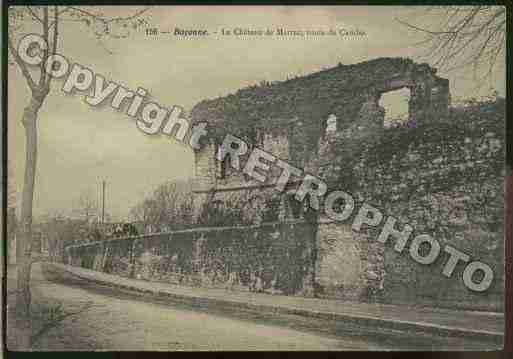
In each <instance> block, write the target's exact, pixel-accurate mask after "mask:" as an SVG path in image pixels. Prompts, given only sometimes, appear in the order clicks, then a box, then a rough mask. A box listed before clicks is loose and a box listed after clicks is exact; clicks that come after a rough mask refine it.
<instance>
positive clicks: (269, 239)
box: [66, 222, 316, 295]
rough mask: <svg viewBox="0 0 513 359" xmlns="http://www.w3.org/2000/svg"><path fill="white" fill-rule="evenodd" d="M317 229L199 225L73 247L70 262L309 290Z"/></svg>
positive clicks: (257, 287) (133, 273)
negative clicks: (188, 228) (205, 226)
mask: <svg viewBox="0 0 513 359" xmlns="http://www.w3.org/2000/svg"><path fill="white" fill-rule="evenodd" d="M315 231H316V229H315V226H313V225H312V224H309V223H306V222H292V223H271V224H262V225H258V226H246V227H209V228H197V229H190V230H182V231H174V232H169V233H162V234H155V235H147V236H139V237H129V238H119V239H112V240H107V241H102V242H94V243H88V244H84V245H77V246H69V247H67V248H66V251H67V255H66V262H67V264H71V265H75V266H81V267H84V268H88V269H94V270H98V271H103V272H106V273H112V274H117V275H120V276H124V277H133V278H138V279H146V280H152V281H163V282H169V283H174V284H182V285H192V286H203V287H224V288H229V289H239V290H251V291H263V292H271V293H281V294H302V295H306V294H308V292H310V283H311V282H312V279H311V278H312V275H313V268H314V261H313V258H314V257H313V255H312V253H313V252H312V241H311V238H314V237H315Z"/></svg>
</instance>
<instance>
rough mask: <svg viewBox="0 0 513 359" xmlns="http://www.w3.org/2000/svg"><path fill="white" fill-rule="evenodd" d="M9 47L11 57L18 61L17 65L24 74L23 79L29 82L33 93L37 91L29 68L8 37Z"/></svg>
mask: <svg viewBox="0 0 513 359" xmlns="http://www.w3.org/2000/svg"><path fill="white" fill-rule="evenodd" d="M7 45H8V46H9V51H10V52H11V55H12V56H13V57H14V61H16V64H17V65H18V66H19V68H20V70H21V73H22V74H23V77H25V79H26V80H27V83H28V86H29V87H30V89H31V90H32V91H34V90H37V85H36V83H35V82H34V79H33V78H32V76H31V75H30V72H29V70H28V68H27V65H25V63H24V62H23V60H22V59H21V57H20V55H19V54H18V51H17V50H16V48H15V47H14V45H13V43H12V40H11V38H10V37H9V36H8V37H7Z"/></svg>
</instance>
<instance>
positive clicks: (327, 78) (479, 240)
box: [65, 58, 505, 310]
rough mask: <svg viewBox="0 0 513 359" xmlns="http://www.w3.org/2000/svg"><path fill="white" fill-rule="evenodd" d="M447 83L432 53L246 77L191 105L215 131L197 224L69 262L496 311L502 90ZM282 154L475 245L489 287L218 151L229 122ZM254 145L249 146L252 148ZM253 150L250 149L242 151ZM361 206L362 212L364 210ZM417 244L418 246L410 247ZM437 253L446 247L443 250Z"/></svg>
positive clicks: (110, 244)
mask: <svg viewBox="0 0 513 359" xmlns="http://www.w3.org/2000/svg"><path fill="white" fill-rule="evenodd" d="M400 88H408V89H409V90H410V101H409V118H408V121H407V124H405V126H403V127H400V128H384V114H385V113H384V109H383V108H381V107H380V105H379V100H380V97H381V96H382V94H384V93H386V92H389V91H393V90H397V89H400ZM449 105H450V94H449V84H448V81H447V80H446V79H442V78H440V77H438V76H436V71H435V70H434V69H433V68H431V67H430V66H428V65H426V64H417V63H414V62H413V61H411V60H409V59H401V58H380V59H376V60H371V61H367V62H363V63H359V64H354V65H347V66H346V65H339V66H336V67H334V68H331V69H328V70H324V71H320V72H317V73H313V74H311V75H308V76H303V77H298V78H295V79H291V80H287V81H283V82H277V83H262V84H260V85H259V86H253V87H249V88H244V89H241V90H239V91H237V92H236V93H235V94H231V95H228V96H225V97H221V98H217V99H214V100H205V101H202V102H200V103H199V104H197V105H196V106H195V107H194V108H193V109H192V111H191V118H192V121H193V122H200V121H206V122H208V124H209V126H208V128H209V135H208V136H207V137H205V138H208V141H207V142H206V143H203V147H202V149H201V150H199V151H197V152H196V153H195V179H194V186H193V187H194V195H195V206H194V207H195V210H194V211H195V215H194V217H195V226H196V228H194V229H189V230H183V231H174V232H170V233H162V234H156V235H151V236H142V237H132V238H126V239H116V240H111V241H106V242H102V243H95V244H89V245H85V246H75V247H73V246H72V247H70V248H69V250H68V256H67V257H66V259H65V260H66V261H68V262H69V263H72V264H74V265H81V266H84V267H88V268H95V269H98V270H102V271H106V272H110V273H117V274H119V275H125V276H132V277H137V278H145V279H148V280H161V281H166V282H171V283H178V284H185V285H200V286H207V287H208V286H213V287H225V288H227V289H233V290H251V291H263V292H269V293H282V294H287V295H305V296H313V295H315V296H320V297H327V298H343V299H353V300H354V299H356V300H381V301H388V302H394V303H410V304H411V303H429V304H430V305H433V304H435V305H449V306H452V307H454V306H462V307H471V308H483V307H486V309H490V310H497V309H498V308H500V307H501V306H502V296H503V282H502V263H503V260H502V258H503V257H502V256H503V240H502V238H503V234H502V218H503V215H502V213H503V212H502V211H503V192H502V191H503V189H502V178H503V172H502V171H503V153H504V152H503V148H504V146H503V143H504V138H503V137H501V134H502V133H503V125H504V118H505V117H504V116H505V114H504V103H503V102H500V101H498V102H497V101H496V102H494V103H490V104H485V105H483V106H484V107H480V108H478V109H469V110H466V109H462V110H455V109H453V108H451V107H450V106H449ZM228 133H229V134H232V135H234V136H237V137H240V138H242V139H244V140H245V141H246V142H247V143H248V144H249V145H250V146H253V147H258V148H260V149H263V150H265V151H267V152H269V153H271V154H273V155H274V156H276V157H278V158H279V159H281V160H282V161H285V162H288V163H289V164H291V165H293V166H296V167H298V168H300V169H304V170H305V172H307V173H310V174H313V175H316V176H318V177H319V178H321V179H323V180H324V181H326V182H327V183H328V186H329V189H330V190H343V191H346V192H350V193H352V194H353V197H354V198H355V199H356V201H357V208H358V207H359V205H361V203H363V202H364V201H365V202H367V203H369V204H372V205H374V206H375V207H377V208H379V209H380V210H381V211H382V212H383V213H384V214H386V215H393V216H395V217H396V218H397V219H398V221H399V222H398V223H409V224H410V225H411V226H412V227H414V228H415V230H418V231H420V232H423V233H431V234H432V235H433V236H435V237H436V238H437V239H438V240H439V241H440V242H441V244H446V243H450V244H451V245H453V246H454V247H456V248H458V249H460V250H464V251H466V252H467V253H470V254H471V255H472V256H473V257H474V258H478V259H480V260H482V261H484V262H486V263H488V264H490V265H492V266H493V267H494V271H495V273H496V274H497V278H495V280H494V283H493V284H492V286H491V287H490V288H489V290H488V291H487V292H486V293H479V294H476V293H474V292H470V291H469V290H468V289H467V288H465V287H464V286H463V284H462V283H461V280H459V279H458V276H459V277H461V268H456V270H455V273H454V275H453V277H454V278H445V277H443V276H442V275H441V273H440V267H441V266H440V263H438V264H434V265H431V266H422V265H419V264H416V263H413V262H412V261H411V258H408V256H407V254H406V255H403V254H398V253H396V252H395V251H394V250H392V249H391V248H387V246H385V245H383V244H381V243H379V242H377V241H376V238H377V236H378V233H379V232H378V231H379V228H375V230H374V229H367V230H365V231H360V232H354V231H352V229H351V223H352V219H353V217H354V213H353V216H352V217H351V218H349V219H348V220H347V221H344V222H333V221H331V220H330V219H329V218H326V217H324V215H323V213H324V212H315V211H312V210H307V206H306V205H305V204H306V201H305V203H299V202H297V201H296V200H295V199H294V198H293V196H294V191H295V189H296V188H297V183H294V178H292V182H291V183H290V185H289V187H288V188H287V189H286V191H284V192H279V191H277V190H276V189H275V186H274V184H273V181H275V180H276V178H277V177H278V176H279V175H280V173H281V169H280V168H276V167H271V169H272V171H270V172H271V173H269V176H268V178H269V179H270V181H269V182H268V183H264V184H262V183H260V182H257V181H254V180H252V179H251V178H250V177H248V176H247V175H244V174H243V173H242V172H238V171H235V170H233V169H232V168H231V167H230V166H229V165H228V163H227V162H224V163H220V162H218V161H216V159H215V153H216V151H217V148H218V146H219V145H220V143H221V141H222V139H223V137H224V135H226V134H228ZM250 152H251V148H250V149H249V150H248V154H249V153H250ZM246 160H247V157H243V158H242V163H245V161H246ZM354 212H356V211H354ZM406 252H407V251H406ZM439 258H440V259H439V260H440V261H442V262H443V261H446V260H447V257H444V255H440V257H439Z"/></svg>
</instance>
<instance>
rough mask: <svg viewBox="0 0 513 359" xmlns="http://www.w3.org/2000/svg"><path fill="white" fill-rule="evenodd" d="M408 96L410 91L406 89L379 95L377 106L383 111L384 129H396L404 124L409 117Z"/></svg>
mask: <svg viewBox="0 0 513 359" xmlns="http://www.w3.org/2000/svg"><path fill="white" fill-rule="evenodd" d="M410 96H411V94H410V89H409V88H407V87H403V88H402V89H399V90H394V91H390V92H386V93H384V94H382V95H381V98H380V100H379V105H380V106H381V107H383V108H384V109H385V123H384V126H385V127H398V126H403V125H405V124H406V122H407V121H408V116H409V113H408V109H409V106H408V102H409V101H410Z"/></svg>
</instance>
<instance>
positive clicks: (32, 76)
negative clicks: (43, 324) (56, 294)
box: [7, 6, 148, 349]
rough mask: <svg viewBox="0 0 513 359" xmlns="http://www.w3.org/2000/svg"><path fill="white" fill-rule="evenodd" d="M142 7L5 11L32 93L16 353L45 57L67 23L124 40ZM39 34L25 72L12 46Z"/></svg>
mask: <svg viewBox="0 0 513 359" xmlns="http://www.w3.org/2000/svg"><path fill="white" fill-rule="evenodd" d="M147 9H148V8H143V9H141V10H138V11H136V12H135V13H133V14H130V15H128V16H126V17H108V16H107V15H105V13H104V12H102V11H101V9H98V7H75V6H51V7H50V6H15V7H10V8H9V10H8V11H9V12H8V19H9V24H8V26H9V34H8V38H7V41H8V44H7V45H8V48H9V52H10V55H11V59H10V62H11V63H12V64H13V65H15V66H17V67H18V68H19V70H20V71H21V73H22V75H23V77H24V79H25V80H26V83H27V86H28V88H29V89H30V92H31V98H30V100H29V103H28V104H27V106H26V107H25V109H24V111H23V117H22V119H21V121H22V124H23V126H24V128H25V149H26V156H25V173H24V183H23V191H22V201H21V216H20V226H19V227H20V228H19V229H20V230H19V235H18V237H17V243H16V248H17V249H16V257H17V259H16V262H17V267H18V269H17V295H16V318H17V322H16V332H17V333H16V341H17V346H18V348H20V349H27V348H30V345H31V322H30V316H29V315H30V301H31V298H30V269H31V264H32V261H31V258H30V245H29V243H30V239H31V237H32V201H33V197H34V182H35V174H36V164H37V119H38V112H39V110H40V109H41V107H42V106H43V104H44V102H45V100H46V98H47V96H48V94H49V92H50V88H51V83H52V77H51V76H50V75H48V74H47V73H46V71H45V67H44V66H45V63H46V60H47V59H48V57H49V56H51V55H54V54H56V53H57V50H58V48H59V46H60V44H61V42H62V38H63V35H64V34H65V32H66V28H65V27H64V26H65V25H66V24H67V23H69V22H75V23H80V24H82V25H84V26H85V27H86V28H87V29H89V30H91V31H94V34H95V36H96V38H97V39H98V41H101V39H102V38H103V37H105V36H111V37H116V38H121V37H126V36H128V32H129V29H134V28H137V27H138V26H140V25H143V24H144V23H145V20H144V19H143V18H142V15H143V14H144V13H145V12H146V11H147ZM35 32H37V33H38V34H39V35H41V36H42V37H43V38H44V40H45V41H46V43H47V44H48V47H47V49H45V50H43V51H42V62H41V66H39V67H38V68H35V69H34V68H28V67H27V65H26V64H25V63H24V62H23V60H22V59H21V58H20V55H19V54H18V53H17V50H16V47H15V43H16V41H17V40H18V39H19V38H21V37H22V36H24V35H26V34H28V33H35Z"/></svg>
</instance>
